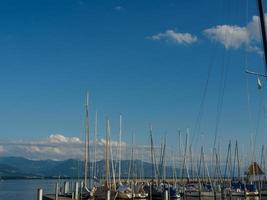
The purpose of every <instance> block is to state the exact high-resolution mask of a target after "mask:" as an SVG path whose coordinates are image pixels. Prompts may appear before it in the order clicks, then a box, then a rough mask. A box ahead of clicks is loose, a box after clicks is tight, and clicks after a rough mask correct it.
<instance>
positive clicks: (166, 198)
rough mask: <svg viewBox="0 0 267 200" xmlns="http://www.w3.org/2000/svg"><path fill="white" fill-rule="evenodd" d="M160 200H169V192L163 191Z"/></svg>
mask: <svg viewBox="0 0 267 200" xmlns="http://www.w3.org/2000/svg"><path fill="white" fill-rule="evenodd" d="M162 199H163V200H169V191H168V190H164V192H163V198H162Z"/></svg>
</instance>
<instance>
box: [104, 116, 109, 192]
mask: <svg viewBox="0 0 267 200" xmlns="http://www.w3.org/2000/svg"><path fill="white" fill-rule="evenodd" d="M105 154H106V155H105V167H106V169H105V189H106V191H108V190H109V181H108V180H109V120H108V119H107V122H106V150H105Z"/></svg>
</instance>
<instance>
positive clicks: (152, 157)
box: [149, 125, 155, 180]
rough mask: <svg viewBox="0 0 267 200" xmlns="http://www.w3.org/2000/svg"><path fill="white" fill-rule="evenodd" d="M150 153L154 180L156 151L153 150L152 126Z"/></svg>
mask: <svg viewBox="0 0 267 200" xmlns="http://www.w3.org/2000/svg"><path fill="white" fill-rule="evenodd" d="M149 132H150V145H151V146H150V153H151V162H152V165H151V166H152V180H153V179H154V177H155V166H154V149H153V137H152V125H151V126H150V131H149Z"/></svg>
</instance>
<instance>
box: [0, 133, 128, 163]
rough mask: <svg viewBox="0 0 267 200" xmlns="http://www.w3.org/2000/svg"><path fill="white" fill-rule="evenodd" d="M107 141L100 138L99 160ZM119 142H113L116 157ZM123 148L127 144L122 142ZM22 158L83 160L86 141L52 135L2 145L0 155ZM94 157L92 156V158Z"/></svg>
mask: <svg viewBox="0 0 267 200" xmlns="http://www.w3.org/2000/svg"><path fill="white" fill-rule="evenodd" d="M105 144H106V140H105V139H101V138H99V140H97V149H98V151H97V154H98V156H97V157H98V159H103V158H104V155H105V153H104V151H105ZM118 145H119V142H118V141H114V140H111V141H110V146H111V147H112V148H113V149H114V150H113V152H114V156H115V155H116V152H117V147H118ZM122 147H123V148H125V147H126V143H125V142H122ZM90 148H91V151H90V153H91V154H92V153H93V150H92V149H93V141H90ZM1 154H4V155H5V156H22V157H26V158H30V159H53V160H64V159H68V158H78V159H83V157H84V141H82V140H81V139H80V138H78V137H67V136H64V135H62V134H51V135H50V136H48V137H47V138H45V139H40V140H35V141H23V140H17V141H12V142H9V141H5V142H1V143H0V155H1ZM92 156H93V155H91V157H92Z"/></svg>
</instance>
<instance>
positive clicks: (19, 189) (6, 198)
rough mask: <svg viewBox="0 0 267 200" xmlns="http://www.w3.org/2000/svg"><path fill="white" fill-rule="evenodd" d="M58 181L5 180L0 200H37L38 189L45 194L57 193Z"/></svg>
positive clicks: (0, 187) (0, 186) (1, 187)
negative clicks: (56, 185)
mask: <svg viewBox="0 0 267 200" xmlns="http://www.w3.org/2000/svg"><path fill="white" fill-rule="evenodd" d="M57 181H58V180H4V181H0V200H36V199H37V189H38V188H42V189H43V190H44V193H52V192H54V191H55V184H56V182H57Z"/></svg>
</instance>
